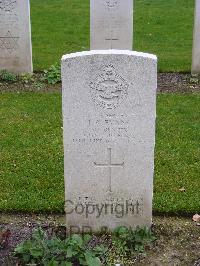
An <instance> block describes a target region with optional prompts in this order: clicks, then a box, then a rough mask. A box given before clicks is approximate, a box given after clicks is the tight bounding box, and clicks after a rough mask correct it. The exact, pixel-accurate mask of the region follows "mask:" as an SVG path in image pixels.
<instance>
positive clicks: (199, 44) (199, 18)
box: [192, 0, 200, 74]
mask: <svg viewBox="0 0 200 266" xmlns="http://www.w3.org/2000/svg"><path fill="white" fill-rule="evenodd" d="M192 73H193V74H195V73H200V0H196V6H195V20H194V34H193V53H192Z"/></svg>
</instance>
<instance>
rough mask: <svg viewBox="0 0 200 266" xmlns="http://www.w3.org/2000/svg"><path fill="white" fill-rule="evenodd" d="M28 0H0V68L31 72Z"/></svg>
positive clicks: (17, 71)
mask: <svg viewBox="0 0 200 266" xmlns="http://www.w3.org/2000/svg"><path fill="white" fill-rule="evenodd" d="M30 28H31V27H30V8H29V0H2V1H0V70H2V69H6V70H8V71H11V72H15V73H30V72H32V47H31V29H30Z"/></svg>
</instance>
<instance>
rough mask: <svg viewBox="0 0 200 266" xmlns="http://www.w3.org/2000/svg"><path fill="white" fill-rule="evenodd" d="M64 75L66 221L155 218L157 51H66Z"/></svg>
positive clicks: (84, 224) (90, 224)
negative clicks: (70, 52) (155, 54)
mask: <svg viewBox="0 0 200 266" xmlns="http://www.w3.org/2000/svg"><path fill="white" fill-rule="evenodd" d="M62 82H63V119H64V152H65V159H64V161H65V186H66V190H65V191H66V215H67V226H68V227H75V228H76V227H77V228H79V229H80V230H82V229H84V228H91V229H92V230H93V231H100V230H101V228H104V227H108V228H109V229H114V228H115V227H117V226H120V225H124V226H132V227H135V226H137V225H140V226H144V225H147V226H150V225H151V218H152V194H153V172H154V144H155V117H156V87H157V59H156V56H154V55H150V54H144V53H138V52H131V51H126V50H104V51H90V52H81V53H75V54H70V55H65V56H63V58H62Z"/></svg>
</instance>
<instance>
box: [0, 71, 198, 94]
mask: <svg viewBox="0 0 200 266" xmlns="http://www.w3.org/2000/svg"><path fill="white" fill-rule="evenodd" d="M41 76H42V75H41V74H34V79H35V81H34V82H30V83H28V84H26V83H23V82H19V81H18V82H16V83H6V82H0V92H23V91H33V92H59V91H61V84H55V85H49V84H47V83H44V82H41V81H40V79H41ZM158 92H161V93H170V92H174V93H195V92H200V80H199V78H197V79H195V78H191V75H190V74H183V73H158Z"/></svg>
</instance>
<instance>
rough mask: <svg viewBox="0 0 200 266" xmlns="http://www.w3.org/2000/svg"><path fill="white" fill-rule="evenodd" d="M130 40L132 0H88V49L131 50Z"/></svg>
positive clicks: (131, 37)
mask: <svg viewBox="0 0 200 266" xmlns="http://www.w3.org/2000/svg"><path fill="white" fill-rule="evenodd" d="M132 42H133V0H90V50H97V49H98V50H106V49H125V50H126V49H127V50H132Z"/></svg>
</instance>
